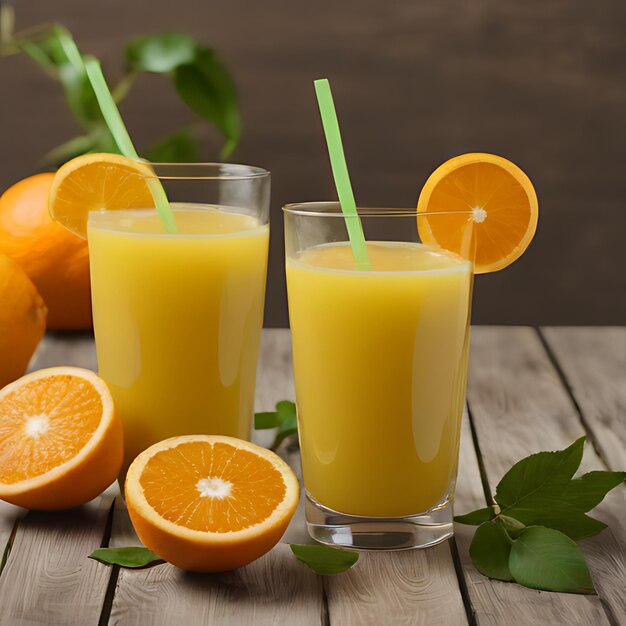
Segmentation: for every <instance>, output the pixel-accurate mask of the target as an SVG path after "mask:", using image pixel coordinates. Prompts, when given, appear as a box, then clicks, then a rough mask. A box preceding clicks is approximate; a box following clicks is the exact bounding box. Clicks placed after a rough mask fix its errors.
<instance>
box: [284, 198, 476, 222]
mask: <svg viewBox="0 0 626 626" xmlns="http://www.w3.org/2000/svg"><path fill="white" fill-rule="evenodd" d="M282 210H283V212H284V213H288V214H290V215H301V216H306V217H340V218H345V216H344V214H343V212H342V210H341V204H340V203H339V202H338V201H333V200H329V201H311V202H292V203H289V204H285V205H284V206H283V207H282ZM357 214H358V216H359V217H413V218H418V217H428V218H431V217H433V216H439V215H441V216H443V215H471V214H472V212H471V211H470V210H467V211H432V212H428V213H427V212H424V211H418V210H417V208H415V209H408V208H398V207H389V208H387V207H357Z"/></svg>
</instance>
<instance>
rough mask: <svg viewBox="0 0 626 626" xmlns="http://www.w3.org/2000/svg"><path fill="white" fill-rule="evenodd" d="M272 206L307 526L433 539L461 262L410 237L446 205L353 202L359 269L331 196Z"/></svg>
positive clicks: (365, 544) (446, 513)
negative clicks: (279, 214)
mask: <svg viewBox="0 0 626 626" xmlns="http://www.w3.org/2000/svg"><path fill="white" fill-rule="evenodd" d="M283 210H284V216H285V237H286V256H287V267H286V270H287V289H288V297H289V318H290V323H291V331H292V342H293V359H294V372H295V385H296V401H297V407H298V428H299V434H300V447H301V452H302V469H303V474H304V484H305V488H306V520H307V526H308V530H309V533H310V534H311V536H312V537H313V538H315V539H316V540H318V541H321V542H323V543H327V544H333V545H340V546H348V547H353V548H362V549H404V548H415V547H425V546H428V545H432V544H435V543H438V542H440V541H443V540H444V539H446V538H447V537H449V536H450V535H451V534H452V501H453V497H454V484H455V480H456V472H457V463H458V454H459V431H460V424H461V414H462V411H463V405H464V399H465V387H466V379H467V358H468V345H469V322H470V303H471V294H472V284H473V271H472V265H473V264H472V263H471V262H470V261H468V260H467V259H466V258H462V257H460V256H457V255H455V254H452V253H449V252H446V251H444V250H441V249H434V248H432V247H428V246H426V245H423V244H422V243H420V239H419V235H418V227H417V223H418V220H430V221H431V223H432V220H437V219H445V214H441V215H434V216H432V217H425V216H424V215H423V214H418V213H417V212H416V211H406V210H394V209H359V215H360V217H361V222H362V224H363V228H364V231H365V235H366V239H367V240H368V242H367V249H368V254H369V259H370V262H371V269H368V270H357V269H355V264H354V258H353V255H352V251H351V248H350V244H349V243H348V235H347V231H346V225H345V220H344V217H343V215H342V213H341V209H340V207H339V205H338V204H337V203H305V204H291V205H287V206H286V207H284V209H283ZM427 227H428V225H427V224H426V223H425V222H424V223H423V224H420V231H421V232H424V230H423V228H427ZM433 230H434V229H433Z"/></svg>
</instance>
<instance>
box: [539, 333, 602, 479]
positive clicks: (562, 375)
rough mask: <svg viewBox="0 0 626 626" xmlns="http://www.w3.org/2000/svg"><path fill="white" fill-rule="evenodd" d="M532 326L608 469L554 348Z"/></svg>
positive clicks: (587, 434) (600, 445) (586, 433)
mask: <svg viewBox="0 0 626 626" xmlns="http://www.w3.org/2000/svg"><path fill="white" fill-rule="evenodd" d="M533 328H534V330H535V332H536V333H537V336H538V337H539V341H540V342H541V345H542V346H543V349H544V350H545V351H546V354H547V355H548V359H549V360H550V363H551V365H552V367H553V368H554V370H555V372H556V374H557V376H558V378H559V380H560V382H561V384H562V385H563V387H564V389H565V392H566V393H567V396H568V397H569V399H570V402H571V403H572V404H573V405H574V408H575V410H576V413H577V415H578V419H579V421H580V423H581V424H582V427H583V430H584V431H585V435H586V437H587V441H589V443H590V444H591V445H592V446H593V449H594V450H595V451H596V454H597V455H598V456H599V457H600V459H601V460H602V463H603V465H604V469H610V465H609V462H608V459H607V457H606V454H605V453H604V450H603V448H602V444H601V443H600V442H599V441H598V439H597V437H596V435H595V433H594V432H593V428H592V427H591V424H589V422H588V421H587V419H586V417H585V415H584V413H583V410H582V408H581V407H580V404H579V403H578V400H577V399H576V396H575V395H574V390H573V388H572V385H571V383H570V382H569V379H568V378H567V374H566V373H565V371H564V370H563V368H562V367H561V364H560V363H559V360H558V358H557V356H556V354H555V352H554V350H553V349H552V347H551V346H550V344H549V342H548V340H547V339H546V336H545V335H544V333H543V331H542V329H541V327H539V326H534V327H533Z"/></svg>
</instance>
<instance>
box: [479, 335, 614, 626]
mask: <svg viewBox="0 0 626 626" xmlns="http://www.w3.org/2000/svg"><path fill="white" fill-rule="evenodd" d="M472 333H473V334H472V344H471V350H470V380H469V387H468V404H469V408H470V414H471V417H472V420H473V423H474V427H475V429H476V432H477V435H478V442H479V449H480V454H481V457H482V460H483V464H484V467H485V470H486V475H487V479H488V482H489V484H490V487H491V490H492V491H493V490H495V486H496V484H497V482H498V481H499V480H500V478H501V477H502V476H503V475H504V473H505V472H506V471H507V470H508V469H509V468H510V467H511V466H512V465H513V464H514V463H515V462H516V461H518V460H519V459H521V458H522V457H524V456H527V455H528V454H531V453H533V452H538V451H540V450H546V449H548V450H554V449H561V448H564V447H565V446H567V445H569V444H570V443H572V442H573V441H574V440H575V439H576V438H578V437H579V436H580V435H582V434H584V429H583V424H582V423H581V421H580V419H579V416H578V414H577V412H576V409H575V407H574V405H573V403H572V401H571V398H570V397H569V396H568V394H567V392H566V390H565V389H564V387H563V386H562V384H561V381H560V380H559V376H558V374H557V372H556V371H555V369H554V367H553V366H552V364H551V362H550V360H549V357H548V355H547V354H546V352H545V350H544V349H543V346H542V344H541V341H540V339H539V337H538V335H537V333H536V331H535V330H533V329H531V328H496V327H478V328H474V329H473V331H472ZM618 375H619V374H618V373H617V372H615V373H614V376H618ZM583 467H584V468H585V469H591V468H594V469H603V468H604V464H603V462H602V460H601V459H600V458H598V457H597V455H596V454H595V452H594V450H593V448H592V446H590V445H587V446H586V448H585V458H584V460H583ZM619 497H620V496H619V494H617V500H616V499H615V494H611V496H610V497H609V498H610V501H611V502H612V503H613V504H612V505H611V506H615V505H616V502H619ZM600 510H601V509H600ZM623 514H624V510H623V509H622V515H623ZM622 548H623V546H621V545H620V544H619V542H618V541H617V540H616V537H615V536H614V535H613V533H612V530H611V529H608V530H605V531H604V532H603V534H602V538H601V539H600V538H598V539H597V542H593V541H591V542H587V543H586V544H585V547H584V552H585V556H586V559H587V561H588V563H589V565H590V569H591V572H592V578H593V579H594V583H595V584H596V587H597V589H598V592H599V593H600V597H597V596H574V595H572V594H545V593H541V592H537V591H531V590H524V591H525V592H526V591H527V592H528V593H527V596H528V609H529V611H532V612H533V613H534V615H535V617H534V618H533V619H534V620H535V621H533V620H528V621H526V623H555V621H556V622H557V623H581V622H583V623H585V622H586V621H588V622H589V623H594V624H605V623H608V619H609V618H608V617H607V615H606V614H605V607H607V610H608V612H609V614H611V617H612V618H613V620H614V621H615V620H617V619H619V620H626V613H624V597H623V589H624V588H625V587H626V578H625V575H626V562H625V561H624V559H623V549H622ZM609 554H612V555H613V556H611V557H610V558H609V559H607V555H609ZM542 597H543V598H546V597H548V598H549V601H548V602H547V603H546V604H547V607H546V606H543V604H542ZM540 607H541V608H540ZM546 608H551V610H550V611H546ZM542 620H545V621H542ZM558 620H561V622H559V621H558ZM577 620H578V621H577ZM520 623H521V622H520Z"/></svg>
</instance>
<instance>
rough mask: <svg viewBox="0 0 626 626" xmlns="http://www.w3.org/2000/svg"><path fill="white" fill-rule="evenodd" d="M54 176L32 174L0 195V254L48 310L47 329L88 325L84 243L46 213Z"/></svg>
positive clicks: (89, 319) (76, 327) (88, 308)
mask: <svg viewBox="0 0 626 626" xmlns="http://www.w3.org/2000/svg"><path fill="white" fill-rule="evenodd" d="M53 178H54V174H37V175H35V176H30V177H29V178H25V179H24V180H22V181H20V182H18V183H16V184H15V185H13V186H12V187H10V188H9V189H7V190H6V191H5V192H4V193H3V194H2V196H0V254H6V255H7V256H9V257H11V258H12V259H13V260H14V261H16V262H17V263H18V264H19V265H20V267H21V268H22V269H23V270H24V271H25V272H26V273H27V274H28V276H29V277H30V279H31V280H32V281H33V283H35V285H36V287H37V289H38V290H39V292H40V293H41V295H42V297H43V299H44V302H45V303H46V306H47V307H48V327H49V328H54V329H64V328H69V329H78V328H90V327H91V294H90V291H89V256H88V252H87V242H86V241H83V240H82V239H79V238H78V237H76V235H74V234H73V233H71V232H69V231H68V230H67V229H65V228H62V227H61V226H59V224H56V223H55V222H54V221H53V220H52V219H51V218H50V214H49V213H48V193H49V191H50V186H51V183H52V180H53Z"/></svg>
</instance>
